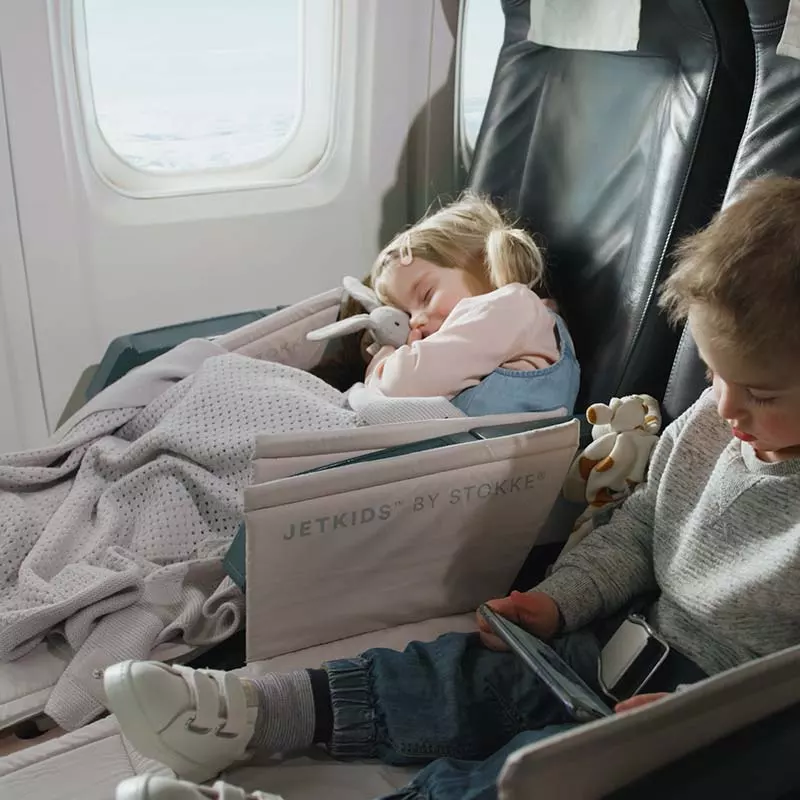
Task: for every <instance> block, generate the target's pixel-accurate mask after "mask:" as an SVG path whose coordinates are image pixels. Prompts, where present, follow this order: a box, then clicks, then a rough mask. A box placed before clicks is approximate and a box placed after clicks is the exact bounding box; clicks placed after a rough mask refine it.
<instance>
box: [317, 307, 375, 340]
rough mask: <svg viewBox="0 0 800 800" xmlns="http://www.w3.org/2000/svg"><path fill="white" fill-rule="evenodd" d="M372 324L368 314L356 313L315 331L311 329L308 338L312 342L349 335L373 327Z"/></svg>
mask: <svg viewBox="0 0 800 800" xmlns="http://www.w3.org/2000/svg"><path fill="white" fill-rule="evenodd" d="M371 325H372V321H371V320H370V318H369V315H368V314H356V315H355V316H354V317H347V318H346V319H340V320H339V321H338V322H332V323H331V324H330V325H325V326H324V327H322V328H317V330H315V331H310V332H309V333H307V334H306V339H308V340H309V341H310V342H321V341H323V340H324V339H335V338H337V337H338V336H347V334H349V333H356V331H363V330H364V329H365V328H369V327H371Z"/></svg>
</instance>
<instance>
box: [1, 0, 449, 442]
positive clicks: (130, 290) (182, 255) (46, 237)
mask: <svg viewBox="0 0 800 800" xmlns="http://www.w3.org/2000/svg"><path fill="white" fill-rule="evenodd" d="M69 5H70V4H69V3H67V2H57V1H56V0H51V1H50V2H41V3H19V2H16V1H15V0H0V62H1V63H2V88H3V96H4V100H3V109H4V112H5V113H4V117H5V120H7V125H8V141H7V142H6V141H5V126H3V125H2V124H0V216H2V219H0V313H2V319H0V326H2V328H0V333H2V337H3V338H2V342H0V381H2V385H0V452H2V451H8V450H11V449H19V448H22V447H32V446H36V445H39V444H41V443H42V442H43V441H44V439H45V437H46V435H47V433H48V432H52V430H53V429H54V427H55V423H56V422H57V420H58V418H59V416H60V414H61V412H62V410H63V408H64V405H65V403H66V401H67V399H68V397H69V395H70V393H71V391H72V389H73V387H74V385H75V383H76V381H77V380H78V378H79V376H80V374H81V372H82V371H83V370H84V369H85V368H86V367H87V366H89V365H90V364H92V363H96V362H97V361H98V360H99V359H100V358H101V357H102V354H103V352H104V351H105V348H106V346H107V345H108V343H109V341H110V340H111V339H113V338H114V337H116V336H119V335H121V334H124V333H127V332H131V331H136V330H142V329H147V328H152V327H156V326H160V325H167V324H173V323H176V322H181V321H186V320H191V319H197V318H202V317H206V316H214V315H218V314H226V313H232V312H236V311H242V310H246V309H251V308H264V307H269V306H271V305H275V304H282V303H291V302H294V301H297V300H300V299H302V298H303V297H307V296H309V295H311V294H313V293H316V292H319V291H323V290H325V289H327V288H330V287H331V286H332V285H335V284H336V283H337V282H338V281H339V280H340V279H341V277H342V275H344V274H348V273H350V274H355V275H363V274H364V273H365V272H366V271H367V270H368V268H369V265H370V263H371V260H372V258H373V257H374V255H375V253H376V252H377V249H378V247H379V246H380V244H381V243H382V242H383V241H385V239H386V237H387V236H389V235H391V233H393V232H394V231H396V230H397V229H398V228H400V227H402V226H403V225H404V224H405V223H406V222H407V221H409V220H410V219H411V218H413V217H415V216H416V215H418V214H419V213H420V211H421V210H422V209H424V205H425V204H427V202H428V201H429V200H430V199H431V198H432V197H433V195H434V194H436V193H437V192H440V191H444V192H452V191H453V190H454V189H456V188H457V187H455V186H453V185H452V183H453V181H454V180H455V178H454V175H455V170H454V169H453V167H452V164H453V160H454V159H453V147H452V140H453V135H452V129H453V122H452V84H453V75H454V70H453V62H454V47H455V41H454V40H455V30H454V28H455V25H454V17H455V16H456V13H455V12H457V6H458V2H457V0H404V2H402V3H388V2H384V0H343V2H342V3H341V8H342V13H343V16H342V37H343V38H342V43H341V44H342V51H343V52H342V55H343V65H344V66H343V68H342V75H341V80H340V84H341V85H340V90H341V92H342V93H343V98H344V102H343V103H342V106H343V107H342V109H341V112H342V113H341V114H340V116H339V117H338V118H337V120H336V123H335V124H336V135H337V145H336V147H337V148H338V151H335V152H334V154H333V156H332V158H331V162H330V163H331V164H332V166H331V167H330V169H328V170H327V172H326V174H325V175H323V178H324V179H320V180H319V181H315V179H314V178H311V179H309V180H308V181H307V182H306V185H301V186H300V187H288V188H286V189H283V188H278V189H275V188H270V189H250V190H240V191H228V192H217V193H208V194H198V195H193V196H188V197H172V198H154V199H132V198H130V197H125V196H123V195H121V194H118V193H115V192H114V191H113V190H112V189H110V188H109V186H108V185H106V184H105V183H104V182H102V181H101V180H99V178H98V175H97V174H96V172H95V171H94V170H93V169H92V166H91V163H90V161H89V159H88V158H87V155H86V149H85V147H84V144H83V139H82V137H81V135H80V130H79V128H78V127H76V124H75V114H74V106H75V103H76V98H75V96H74V92H72V91H71V88H70V87H71V83H70V74H69V65H70V52H69V47H68V45H67V43H65V41H64V39H63V32H64V31H63V20H64V18H63V15H64V13H66V11H67V10H68V7H69ZM432 96H434V97H439V98H442V97H444V98H445V103H444V105H442V103H441V102H439V103H437V105H436V109H435V113H432V114H429V113H428V106H427V101H428V98H429V97H432ZM448 97H449V98H450V100H449V103H450V111H449V112H448V111H447V102H448V100H447V98H448ZM443 109H444V111H443ZM448 113H449V114H450V117H449V119H447V114H448ZM0 122H2V116H0ZM436 137H438V138H436ZM420 206H421V207H420ZM17 223H18V224H17ZM23 254H24V258H23Z"/></svg>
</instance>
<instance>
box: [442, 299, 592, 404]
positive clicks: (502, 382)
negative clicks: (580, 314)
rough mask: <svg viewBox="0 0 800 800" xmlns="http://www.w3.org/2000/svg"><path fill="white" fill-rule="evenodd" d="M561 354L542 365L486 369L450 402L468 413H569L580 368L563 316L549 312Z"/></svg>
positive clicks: (575, 391) (578, 381)
mask: <svg viewBox="0 0 800 800" xmlns="http://www.w3.org/2000/svg"><path fill="white" fill-rule="evenodd" d="M553 318H554V319H555V323H556V338H557V339H558V342H559V346H560V349H561V357H560V358H559V359H558V361H556V363H555V364H552V365H551V366H549V367H544V368H543V369H530V370H521V369H504V368H503V367H498V368H497V369H496V370H494V371H493V372H490V373H489V374H488V375H487V376H486V377H485V378H484V379H483V380H482V381H481V382H480V383H479V384H478V385H477V386H471V387H470V388H469V389H464V391H463V392H460V393H459V394H457V395H456V396H455V397H454V398H453V399H452V400H451V402H452V403H453V405H454V406H455V407H456V408H458V409H460V410H461V411H463V412H464V413H465V414H467V415H468V416H470V417H480V416H485V415H487V414H512V413H520V412H525V411H555V410H556V409H558V408H565V409H566V410H567V414H572V412H573V409H574V406H575V399H576V397H577V396H578V387H579V385H580V379H581V371H580V367H579V365H578V360H577V359H576V358H575V348H574V347H573V344H572V338H571V337H570V335H569V331H567V326H566V324H565V323H564V320H563V319H561V317H559V316H558V314H553Z"/></svg>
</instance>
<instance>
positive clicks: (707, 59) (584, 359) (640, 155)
mask: <svg viewBox="0 0 800 800" xmlns="http://www.w3.org/2000/svg"><path fill="white" fill-rule="evenodd" d="M503 7H504V12H505V15H506V28H505V40H504V43H503V47H502V49H501V52H500V56H499V59H498V64H497V69H496V72H495V76H494V81H493V85H492V89H491V92H490V96H489V101H488V105H487V110H486V114H485V116H484V121H483V125H482V127H481V131H480V134H479V136H478V141H477V143H476V150H475V155H474V159H473V164H472V168H471V172H470V178H469V185H470V186H471V187H472V188H474V189H476V190H478V191H481V192H485V193H487V194H490V195H491V196H493V197H494V198H495V199H496V200H497V201H498V202H499V203H500V204H501V205H503V206H505V207H506V208H509V209H511V210H513V211H514V212H516V213H517V214H518V215H519V216H520V218H521V219H522V221H523V223H524V224H525V225H526V226H528V227H529V228H530V229H531V230H533V231H536V232H538V233H539V234H541V236H542V238H543V239H544V244H545V246H546V248H547V251H548V261H549V265H550V285H551V289H552V292H553V294H554V296H555V297H556V298H557V299H558V301H559V303H560V305H561V307H562V310H563V312H564V315H565V317H566V319H567V322H568V324H569V326H570V330H571V332H572V334H573V338H574V339H575V344H576V348H577V352H578V356H579V359H580V362H581V368H582V372H583V381H582V388H581V394H580V396H579V400H578V406H579V408H583V407H585V406H586V405H587V404H588V403H590V402H594V401H599V400H607V399H608V398H609V397H610V396H613V395H620V394H626V393H630V392H649V393H651V394H654V395H656V396H657V397H659V398H660V397H661V396H662V395H663V390H664V388H665V386H666V382H667V377H668V374H669V368H670V365H671V363H672V359H673V355H674V352H675V348H676V347H677V340H678V335H677V333H676V332H674V331H672V330H670V329H669V327H668V326H667V325H666V323H665V321H664V320H663V317H662V316H661V315H660V314H658V313H657V312H656V309H655V289H656V287H657V285H658V283H659V282H660V281H661V279H662V278H663V277H664V275H665V273H666V271H667V270H668V269H669V265H670V260H669V252H670V248H671V247H672V245H673V243H674V241H675V239H676V237H678V236H680V235H682V234H683V233H685V232H686V231H688V230H690V229H692V228H696V227H699V226H701V225H703V224H705V222H706V221H707V220H708V219H709V218H710V216H711V215H712V213H713V211H714V210H715V208H716V207H717V206H718V205H719V202H720V201H721V199H722V196H723V193H724V188H725V186H726V185H727V178H728V175H729V172H730V168H731V165H732V163H733V158H734V155H735V152H736V147H737V144H738V142H739V139H740V135H741V131H742V129H743V127H744V123H745V119H746V114H747V109H748V106H749V102H750V97H751V93H752V85H753V47H752V38H751V35H750V27H749V24H748V21H747V15H746V13H745V9H744V7H743V5H742V3H741V0H643V2H642V14H641V35H640V43H639V47H638V50H637V51H636V52H626V53H604V52H587V51H576V50H560V49H554V48H549V47H542V46H539V45H536V44H534V43H532V42H530V41H528V39H527V35H528V30H529V6H528V3H527V2H521V1H520V0H504V2H503Z"/></svg>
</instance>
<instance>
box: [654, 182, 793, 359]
mask: <svg viewBox="0 0 800 800" xmlns="http://www.w3.org/2000/svg"><path fill="white" fill-rule="evenodd" d="M676 255H677V266H676V268H675V270H674V272H673V273H672V275H670V277H669V278H667V280H666V281H665V282H664V286H663V287H662V290H661V296H660V299H659V304H660V305H661V307H662V308H664V309H665V310H666V311H667V313H668V314H669V316H670V318H671V319H672V320H673V321H674V322H683V321H685V320H686V317H687V316H688V314H689V309H690V308H691V307H692V306H695V305H697V306H701V307H702V308H703V310H704V312H705V313H706V314H707V315H708V316H707V319H708V321H709V323H710V326H711V327H712V329H713V330H714V331H715V332H716V338H717V339H718V340H719V344H721V345H723V346H727V347H729V348H732V349H734V348H735V349H736V350H737V352H739V353H742V354H743V355H753V353H755V352H757V353H758V354H759V355H764V354H767V356H772V357H774V358H776V359H778V358H786V357H787V356H795V357H797V355H798V354H800V180H797V179H794V178H778V177H770V178H760V179H758V180H755V181H752V182H751V183H750V184H748V185H747V186H746V187H745V188H744V190H743V191H742V193H741V194H740V196H739V197H738V199H737V200H736V201H735V202H734V203H732V204H731V205H729V206H728V207H727V208H725V209H724V210H722V211H720V212H719V213H718V214H717V215H716V216H715V217H714V219H713V220H712V221H711V223H710V224H709V225H708V226H707V227H706V228H704V229H703V230H701V231H699V232H698V233H695V234H693V235H692V236H689V237H688V238H686V239H684V240H683V242H682V243H681V244H680V245H679V247H678V248H677V251H676Z"/></svg>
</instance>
